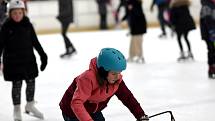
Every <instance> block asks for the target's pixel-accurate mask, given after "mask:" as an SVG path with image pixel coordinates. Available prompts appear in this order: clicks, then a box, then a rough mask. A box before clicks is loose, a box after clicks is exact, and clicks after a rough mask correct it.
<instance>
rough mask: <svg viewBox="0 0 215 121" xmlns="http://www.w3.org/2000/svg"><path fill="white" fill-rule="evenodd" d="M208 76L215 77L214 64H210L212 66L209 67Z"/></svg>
mask: <svg viewBox="0 0 215 121" xmlns="http://www.w3.org/2000/svg"><path fill="white" fill-rule="evenodd" d="M208 77H209V78H210V79H215V65H212V66H210V67H209V70H208Z"/></svg>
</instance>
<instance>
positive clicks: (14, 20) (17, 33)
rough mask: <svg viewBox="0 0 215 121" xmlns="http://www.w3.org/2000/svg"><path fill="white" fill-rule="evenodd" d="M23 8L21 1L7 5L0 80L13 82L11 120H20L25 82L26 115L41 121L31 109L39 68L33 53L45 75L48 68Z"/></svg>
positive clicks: (0, 50)
mask: <svg viewBox="0 0 215 121" xmlns="http://www.w3.org/2000/svg"><path fill="white" fill-rule="evenodd" d="M24 9H25V6H24V3H23V1H21V0H12V1H11V2H10V3H9V17H8V18H7V20H6V21H5V23H4V24H3V26H2V29H1V31H0V38H1V39H0V57H1V56H2V55H3V59H2V60H3V62H2V63H3V66H4V67H3V76H4V79H5V81H11V82H12V101H13V105H14V114H13V115H14V120H19V121H21V120H22V117H21V106H20V104H21V87H22V81H23V80H25V82H26V100H27V104H26V106H25V111H26V112H27V113H32V114H33V115H34V116H35V117H38V118H41V119H43V114H42V113H41V112H40V111H39V110H38V109H37V108H36V107H35V106H34V103H35V101H34V93H35V78H36V77H37V76H38V66H37V62H36V56H35V54H34V49H35V50H36V51H37V52H38V53H39V55H40V60H41V66H40V70H41V71H44V70H45V68H46V65H47V59H48V57H47V55H46V53H45V52H44V50H43V48H42V46H41V44H40V43H39V41H38V38H37V35H36V33H35V30H34V28H33V25H32V24H31V22H30V21H29V18H28V17H27V16H26V15H25V10H24Z"/></svg>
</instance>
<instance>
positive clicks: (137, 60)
mask: <svg viewBox="0 0 215 121" xmlns="http://www.w3.org/2000/svg"><path fill="white" fill-rule="evenodd" d="M135 62H136V63H140V64H143V63H145V59H144V58H143V57H139V58H137V59H136V60H135Z"/></svg>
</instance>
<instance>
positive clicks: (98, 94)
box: [59, 48, 149, 121]
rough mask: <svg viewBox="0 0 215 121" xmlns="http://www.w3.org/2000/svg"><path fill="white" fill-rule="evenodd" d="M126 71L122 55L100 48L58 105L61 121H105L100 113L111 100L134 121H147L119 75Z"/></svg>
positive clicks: (113, 50)
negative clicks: (116, 100)
mask: <svg viewBox="0 0 215 121" xmlns="http://www.w3.org/2000/svg"><path fill="white" fill-rule="evenodd" d="M125 69H126V59H125V57H124V55H123V54H122V53H121V52H120V51H118V50H116V49H114V48H103V49H102V50H101V51H100V53H99V55H98V56H97V57H95V58H92V59H91V62H90V64H89V69H87V70H86V71H84V72H83V73H81V74H80V75H79V76H77V77H76V78H75V79H74V80H73V82H72V84H71V85H70V86H69V87H68V89H67V90H66V92H65V93H64V95H63V98H62V100H61V101H60V104H59V105H60V108H61V110H62V115H63V118H64V120H65V121H105V118H104V117H103V114H102V110H103V109H104V108H105V107H106V106H107V103H108V102H109V100H110V99H111V97H112V96H114V95H116V96H117V98H118V99H119V100H120V101H121V102H122V103H123V104H124V105H125V106H126V107H127V108H128V109H129V110H130V112H131V113H132V114H133V115H134V117H135V118H136V119H137V120H138V121H148V120H149V119H148V116H147V115H146V114H145V112H144V111H143V109H142V108H141V106H140V104H139V103H138V101H137V100H136V99H135V97H134V96H133V94H132V93H131V91H130V90H129V89H128V88H127V86H126V85H125V82H124V81H123V79H122V75H121V72H122V71H123V70H125Z"/></svg>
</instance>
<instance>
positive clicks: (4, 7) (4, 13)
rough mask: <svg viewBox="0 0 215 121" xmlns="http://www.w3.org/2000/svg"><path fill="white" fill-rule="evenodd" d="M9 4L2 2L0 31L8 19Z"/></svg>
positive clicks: (0, 2)
mask: <svg viewBox="0 0 215 121" xmlns="http://www.w3.org/2000/svg"><path fill="white" fill-rule="evenodd" d="M7 3H8V2H7V1H6V0H0V30H1V27H2V25H3V23H4V21H5V20H6V18H7Z"/></svg>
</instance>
